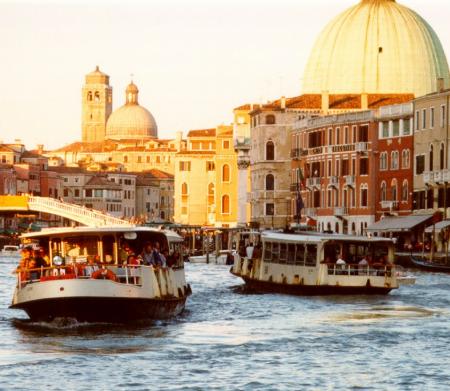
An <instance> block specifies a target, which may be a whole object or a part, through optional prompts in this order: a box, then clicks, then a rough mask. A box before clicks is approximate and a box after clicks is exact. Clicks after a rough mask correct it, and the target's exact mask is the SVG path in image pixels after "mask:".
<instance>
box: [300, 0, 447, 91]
mask: <svg viewBox="0 0 450 391" xmlns="http://www.w3.org/2000/svg"><path fill="white" fill-rule="evenodd" d="M439 78H443V79H444V86H445V88H448V87H449V84H450V83H449V81H450V80H449V79H450V77H449V69H448V63H447V59H446V57H445V53H444V50H443V48H442V45H441V42H440V41H439V38H438V36H437V35H436V33H435V32H434V30H433V29H432V28H431V26H430V25H429V24H428V23H427V22H426V21H425V20H424V19H422V17H420V16H419V15H418V14H417V13H415V12H414V11H412V10H410V9H409V8H407V7H404V6H402V5H400V4H398V3H396V2H395V0H362V1H361V2H360V3H359V4H357V5H355V6H353V7H352V8H349V9H348V10H347V11H344V12H343V13H342V14H340V15H339V16H337V17H336V18H335V19H334V20H332V21H331V22H330V23H329V24H328V25H327V26H326V27H325V29H324V30H323V31H322V33H321V34H320V35H319V37H318V39H317V41H316V44H315V46H314V48H313V50H312V52H311V55H310V58H309V61H308V64H307V66H306V69H305V73H304V77H303V93H315V94H320V93H322V92H325V91H326V92H329V93H356V94H360V93H381V94H388V93H413V94H414V95H415V96H421V95H425V94H428V93H431V92H435V91H436V90H437V79H439Z"/></svg>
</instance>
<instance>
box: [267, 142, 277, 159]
mask: <svg viewBox="0 0 450 391" xmlns="http://www.w3.org/2000/svg"><path fill="white" fill-rule="evenodd" d="M266 160H275V145H274V143H273V141H267V143H266Z"/></svg>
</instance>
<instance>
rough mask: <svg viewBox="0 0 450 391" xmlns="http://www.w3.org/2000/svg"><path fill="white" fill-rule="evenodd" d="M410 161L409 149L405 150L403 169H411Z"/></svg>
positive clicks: (403, 153)
mask: <svg viewBox="0 0 450 391" xmlns="http://www.w3.org/2000/svg"><path fill="white" fill-rule="evenodd" d="M409 166H410V161H409V149H404V150H403V151H402V168H409Z"/></svg>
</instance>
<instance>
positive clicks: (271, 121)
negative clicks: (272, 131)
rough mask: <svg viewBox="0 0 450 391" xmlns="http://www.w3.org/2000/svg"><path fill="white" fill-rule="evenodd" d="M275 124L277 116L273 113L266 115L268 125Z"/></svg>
mask: <svg viewBox="0 0 450 391" xmlns="http://www.w3.org/2000/svg"><path fill="white" fill-rule="evenodd" d="M273 124H275V116H274V115H273V114H268V115H266V125H273Z"/></svg>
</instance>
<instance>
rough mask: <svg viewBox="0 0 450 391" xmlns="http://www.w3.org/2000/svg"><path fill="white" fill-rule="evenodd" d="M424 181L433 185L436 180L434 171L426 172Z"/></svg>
mask: <svg viewBox="0 0 450 391" xmlns="http://www.w3.org/2000/svg"><path fill="white" fill-rule="evenodd" d="M422 176H423V181H424V182H425V183H432V182H433V180H434V175H433V172H432V171H425V172H424V173H423V174H422Z"/></svg>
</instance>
